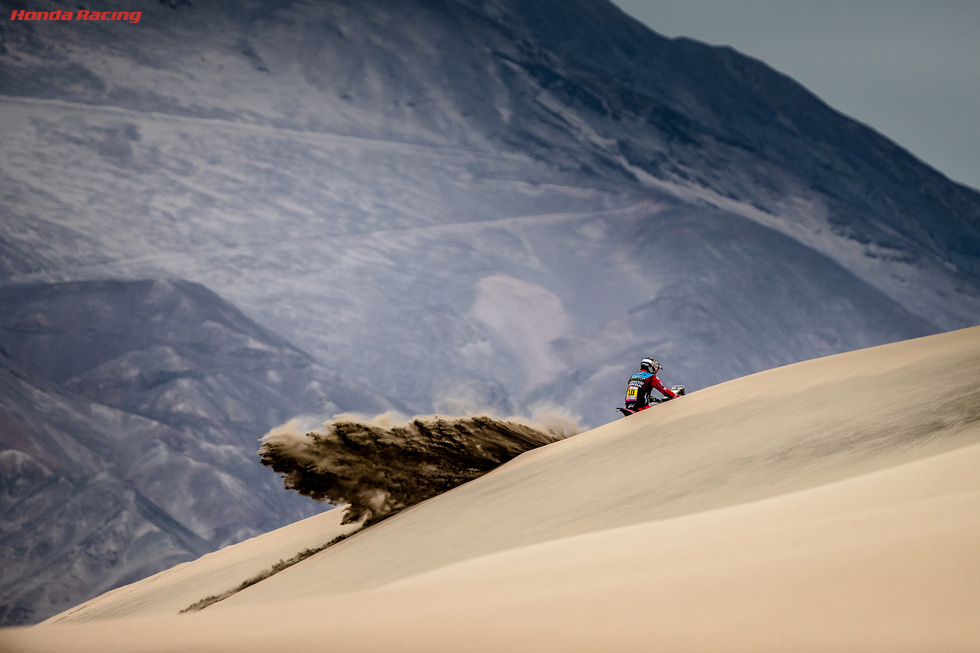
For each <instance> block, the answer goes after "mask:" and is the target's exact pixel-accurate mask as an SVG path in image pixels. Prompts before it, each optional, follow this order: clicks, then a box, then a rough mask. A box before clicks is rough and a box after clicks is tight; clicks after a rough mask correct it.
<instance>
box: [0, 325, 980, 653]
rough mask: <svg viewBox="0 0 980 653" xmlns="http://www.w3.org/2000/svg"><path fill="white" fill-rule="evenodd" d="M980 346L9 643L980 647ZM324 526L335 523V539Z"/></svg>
mask: <svg viewBox="0 0 980 653" xmlns="http://www.w3.org/2000/svg"><path fill="white" fill-rule="evenodd" d="M977 470H980V328H974V329H967V330H962V331H957V332H952V333H949V334H943V335H939V336H933V337H930V338H923V339H919V340H913V341H909V342H905V343H897V344H894V345H887V346H884V347H877V348H873V349H868V350H863V351H859V352H852V353H848V354H842V355H839V356H833V357H829V358H824V359H819V360H814V361H808V362H805V363H800V364H797V365H792V366H788V367H785V368H780V369H777V370H771V371H768V372H764V373H760V374H756V375H753V376H750V377H746V378H744V379H739V380H736V381H731V382H729V383H725V384H721V385H718V386H715V387H712V388H708V389H705V390H701V391H698V392H695V393H692V394H691V395H688V396H687V397H684V398H683V399H681V400H678V401H676V402H671V403H668V404H665V405H663V406H660V407H657V408H656V409H653V410H650V411H647V412H645V413H642V414H640V415H636V416H633V417H629V418H625V419H621V420H618V421H616V422H614V423H611V424H608V425H606V426H603V427H601V428H599V429H595V430H593V431H590V432H588V433H584V434H581V435H578V436H575V437H574V438H571V439H569V440H566V441H563V442H559V443H556V444H552V445H548V446H545V447H542V448H540V449H537V450H535V451H532V452H530V453H527V454H524V455H522V456H520V457H518V458H517V459H515V460H514V461H512V462H510V463H508V464H506V465H504V466H502V467H500V468H499V469H497V470H495V471H494V472H492V473H490V474H488V475H486V476H484V477H481V478H479V479H477V480H476V481H473V482H471V483H468V484H466V485H464V486H461V487H458V488H456V489H455V490H452V491H450V492H448V493H446V494H444V495H441V496H439V497H436V498H434V499H431V500H429V501H427V502H425V503H423V504H420V505H418V506H416V507H414V508H412V509H409V510H407V511H405V512H403V513H401V514H399V515H396V516H395V517H392V518H391V519H389V520H387V521H385V522H382V523H381V524H378V525H376V526H374V527H371V528H369V529H366V530H364V531H361V532H359V533H357V534H356V535H353V536H352V537H349V538H348V539H346V540H344V541H342V542H340V543H339V544H337V545H335V546H333V547H331V548H329V549H326V550H324V551H323V552H321V553H319V554H317V555H314V556H312V557H310V558H308V559H306V560H304V561H303V562H300V563H299V564H296V565H295V566H292V567H290V568H288V569H286V570H285V571H282V572H281V573H278V574H276V575H274V576H272V577H271V578H269V579H267V580H265V581H263V582H261V583H259V584H257V585H254V586H252V587H250V588H248V589H246V590H244V591H241V592H239V593H237V594H235V595H233V596H231V597H230V598H227V599H225V600H223V601H221V602H220V603H216V604H214V605H212V606H210V607H208V608H206V609H204V610H202V611H200V612H197V613H194V614H184V615H178V614H176V613H177V611H179V610H180V609H183V608H184V607H187V606H188V605H190V604H191V603H194V602H195V601H197V600H199V599H201V598H204V596H205V595H208V594H213V593H216V592H217V591H220V590H218V589H216V588H220V589H221V590H224V589H230V588H233V587H236V586H237V585H238V584H239V583H241V582H242V581H243V580H245V578H246V577H247V576H249V575H251V574H253V573H254V572H255V570H256V569H262V568H264V567H266V566H268V565H270V564H271V563H272V562H274V561H275V560H278V559H283V558H287V557H289V556H292V555H294V554H295V553H297V552H299V551H301V550H303V549H305V548H309V547H311V546H318V545H320V544H322V543H325V542H326V541H328V540H330V539H331V538H332V537H333V536H334V535H335V534H337V533H339V532H340V529H341V527H340V526H339V524H338V523H337V522H338V516H337V515H336V514H331V513H327V514H326V515H321V516H319V517H317V518H314V519H313V520H306V521H304V522H300V523H298V524H294V525H292V526H290V527H287V528H285V529H281V530H280V531H276V532H274V533H270V534H267V535H264V536H262V537H261V538H256V539H255V540H251V541H249V542H246V543H243V544H241V545H237V546H236V547H230V548H229V549H226V550H223V551H219V552H217V553H214V554H211V555H209V556H205V557H204V558H201V559H200V560H198V561H195V562H192V563H188V564H186V565H181V566H180V567H176V568H174V569H172V570H169V571H167V572H163V573H162V574H158V575H157V576H154V577H151V578H149V579H146V580H144V581H140V582H138V583H135V584H133V585H131V586H129V587H126V588H122V589H120V590H116V591H115V592H111V593H109V594H107V595H104V596H103V597H99V598H97V599H94V600H93V601H90V602H88V603H86V604H83V605H82V606H79V607H78V608H76V609H74V610H71V611H68V612H66V613H63V614H62V615H58V616H57V617H54V618H53V619H51V620H49V622H47V623H45V624H42V625H40V626H36V627H33V628H22V629H8V630H4V631H0V649H2V650H4V651H52V650H72V651H134V650H141V651H188V650H200V651H216V650H219V651H220V650H229V651H230V650H236V651H238V650H284V649H287V648H289V649H292V648H297V649H299V648H306V649H312V650H343V651H391V650H409V651H460V650H474V651H501V650H507V651H516V650H528V651H530V650H533V651H540V650H562V651H576V650H579V651H594V650H637V651H639V650H657V649H666V650H712V651H716V650H733V651H738V650H744V651H766V650H771V651H786V650H793V651H801V650H802V651H807V650H824V651H825V650H834V651H847V650H855V651H867V650H914V651H921V650H973V651H976V650H980V628H978V627H977V625H976V624H977V623H980V592H978V591H977V588H978V587H980V473H977ZM321 529H322V530H321Z"/></svg>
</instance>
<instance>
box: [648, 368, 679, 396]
mask: <svg viewBox="0 0 980 653" xmlns="http://www.w3.org/2000/svg"><path fill="white" fill-rule="evenodd" d="M648 381H649V383H650V384H651V385H652V386H653V387H654V388H656V389H657V391H658V392H659V393H660V394H662V395H663V396H665V397H670V398H671V399H673V398H674V397H676V396H677V393H676V392H674V391H673V390H671V389H670V388H666V387H664V384H663V383H661V382H660V379H658V378H657V375H656V374H654V375H653V376H651V377H650V378H649V380H648Z"/></svg>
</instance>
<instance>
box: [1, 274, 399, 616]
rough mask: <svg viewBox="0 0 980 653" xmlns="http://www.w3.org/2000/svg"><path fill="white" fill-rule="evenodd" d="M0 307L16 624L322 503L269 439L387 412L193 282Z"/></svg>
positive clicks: (117, 287) (137, 285) (37, 297)
mask: <svg viewBox="0 0 980 653" xmlns="http://www.w3.org/2000/svg"><path fill="white" fill-rule="evenodd" d="M0 306H3V307H4V311H3V314H2V315H0V383H2V387H3V391H2V392H0V448H2V450H0V469H2V472H3V473H2V477H0V567H2V568H3V569H4V584H3V592H2V595H0V605H2V606H3V609H2V610H0V620H2V621H3V623H7V624H9V623H19V622H23V621H31V620H35V619H37V618H38V617H44V616H47V615H48V614H51V613H52V612H54V611H57V610H59V609H65V608H67V607H70V606H71V605H73V604H74V603H75V602H77V601H78V600H79V598H80V597H82V596H94V595H96V594H98V593H101V592H102V591H106V590H108V589H111V588H112V587H115V586H117V585H119V584H124V583H126V582H131V581H133V580H136V579H138V578H142V577H144V576H146V575H148V574H150V573H154V572H155V571H159V570H161V569H165V568H168V567H170V566H172V565H174V564H176V563H178V562H182V561H185V560H190V559H194V558H196V557H198V556H200V555H202V554H204V553H207V552H209V551H213V550H216V549H218V548H221V547H222V546H225V545H227V544H230V543H234V542H238V541H240V540H243V539H245V538H247V537H251V536H254V535H257V534H259V533H263V532H265V531H267V530H270V529H272V528H276V527H278V526H281V525H284V524H288V523H291V522H292V521H294V520H296V519H299V518H301V517H305V516H309V515H310V514H313V513H314V512H316V511H317V509H318V508H317V505H316V504H314V503H313V502H311V501H308V500H303V499H301V498H300V497H297V496H294V495H292V494H287V493H285V492H283V491H282V487H281V486H282V483H281V481H280V479H278V478H277V477H276V476H275V475H274V474H271V473H269V472H268V471H267V470H266V469H265V468H263V467H262V466H261V465H260V464H259V460H258V456H257V451H258V448H259V442H258V440H259V438H261V437H262V435H264V433H265V432H266V431H267V430H268V429H270V428H272V427H273V426H275V425H277V424H281V423H282V422H284V421H285V420H287V419H289V418H291V417H293V416H294V415H297V414H301V413H308V414H315V413H317V412H319V411H323V410H334V411H336V410H338V408H337V406H336V405H334V404H332V403H331V402H332V401H340V402H342V403H343V404H344V405H345V406H347V407H349V408H361V409H364V410H365V411H368V412H372V413H373V412H377V411H378V410H381V409H383V408H384V407H385V405H386V404H384V403H383V402H380V401H372V400H371V399H370V398H368V395H367V393H365V392H363V391H362V390H360V389H359V388H358V387H357V385H356V384H354V383H347V382H345V381H344V379H342V378H341V377H340V376H339V375H338V374H335V373H332V372H329V371H327V370H325V369H323V368H321V367H320V366H319V365H317V364H316V363H315V361H313V360H312V359H311V358H310V357H309V356H308V355H306V354H304V353H303V352H301V351H299V350H297V349H296V348H295V347H292V346H290V345H289V344H288V343H285V342H284V341H283V340H282V339H281V338H278V337H276V336H274V335H272V334H270V333H268V332H267V331H265V330H263V329H261V328H260V327H258V326H257V325H255V324H254V323H253V322H251V321H249V320H248V319H247V318H246V317H245V316H244V315H243V314H242V313H241V312H239V311H238V310H236V309H234V308H233V307H231V306H230V305H228V304H227V303H226V302H223V301H222V300H221V299H220V298H218V297H217V296H216V295H214V294H213V293H211V292H210V291H208V290H206V289H205V288H203V287H202V286H198V285H196V284H191V283H188V282H184V281H90V282H66V283H59V284H44V285H23V286H21V285H16V286H7V287H4V288H0ZM328 396H329V397H332V398H333V399H328V398H327V397H328Z"/></svg>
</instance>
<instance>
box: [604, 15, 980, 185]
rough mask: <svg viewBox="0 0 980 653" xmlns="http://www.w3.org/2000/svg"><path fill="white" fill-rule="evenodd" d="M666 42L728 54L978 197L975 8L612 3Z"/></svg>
mask: <svg viewBox="0 0 980 653" xmlns="http://www.w3.org/2000/svg"><path fill="white" fill-rule="evenodd" d="M613 2H615V4H617V5H619V6H620V7H621V8H622V9H623V10H624V11H625V12H626V13H628V14H630V15H631V16H633V17H634V18H637V19H639V20H641V21H642V22H644V23H646V24H647V25H649V26H650V27H651V28H652V29H653V30H654V31H656V32H658V33H660V34H662V35H664V36H689V37H691V38H694V39H697V40H699V41H704V42H706V43H711V44H714V45H731V46H733V47H734V48H735V49H737V50H739V51H740V52H742V53H744V54H747V55H749V56H752V57H755V58H757V59H761V60H763V61H765V62H766V63H767V64H769V65H770V66H771V67H773V68H775V69H777V70H779V71H781V72H783V73H785V74H787V75H789V76H790V77H792V78H794V79H796V80H797V81H798V82H800V83H801V84H803V85H804V86H806V87H807V88H808V89H809V90H810V91H812V92H813V93H815V94H816V95H818V96H819V97H820V98H821V99H822V100H824V101H825V102H826V103H827V104H829V105H830V106H832V107H834V108H835V109H837V110H838V111H840V112H842V113H844V114H847V115H848V116H851V117H852V118H855V119H857V120H859V121H861V122H863V123H865V124H867V125H869V126H871V127H872V128H874V129H875V130H877V131H878V132H880V133H882V134H884V135H885V136H887V137H888V138H890V139H891V140H893V141H895V142H896V143H898V144H899V145H901V146H902V147H904V148H905V149H907V150H909V151H910V152H912V153H913V154H914V155H915V156H917V157H918V158H920V159H922V160H923V161H925V162H926V163H928V164H929V165H931V166H933V167H934V168H936V169H938V170H939V171H940V172H942V173H943V174H945V175H946V176H948V177H950V178H951V179H953V180H955V181H959V182H961V183H964V184H966V185H968V186H972V187H973V188H976V189H980V0H847V1H844V0H821V1H820V2H814V1H808V2H803V1H801V0H613Z"/></svg>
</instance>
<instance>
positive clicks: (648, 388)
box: [626, 357, 677, 412]
mask: <svg viewBox="0 0 980 653" xmlns="http://www.w3.org/2000/svg"><path fill="white" fill-rule="evenodd" d="M661 369H663V368H662V367H661V366H660V363H658V362H657V359H656V358H653V357H648V358H644V359H643V360H641V361H640V371H639V372H637V373H636V374H634V375H633V376H631V377H630V380H629V383H628V384H627V386H626V408H627V410H630V411H634V412H635V411H638V410H643V409H644V408H648V407H649V406H650V393H651V392H653V391H654V390H656V391H657V392H659V393H660V394H662V395H663V396H665V397H667V399H673V398H675V397H677V393H676V392H674V391H673V390H671V389H670V388H667V387H665V386H664V384H663V383H661V382H660V379H658V378H657V372H659V371H660V370H661Z"/></svg>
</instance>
